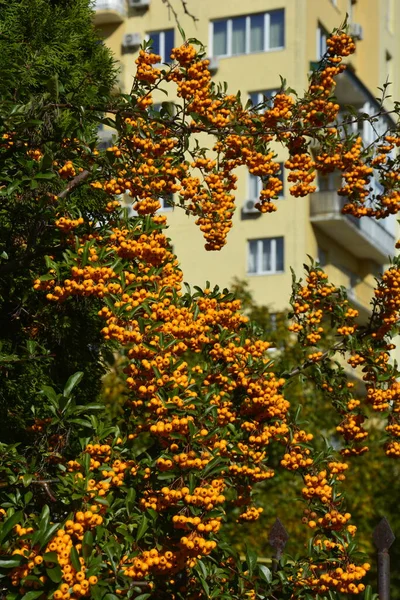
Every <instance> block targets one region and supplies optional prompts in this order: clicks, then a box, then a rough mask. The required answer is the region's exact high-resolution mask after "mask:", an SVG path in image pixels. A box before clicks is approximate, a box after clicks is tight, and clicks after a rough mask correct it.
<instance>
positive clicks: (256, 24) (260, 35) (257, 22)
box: [250, 14, 264, 52]
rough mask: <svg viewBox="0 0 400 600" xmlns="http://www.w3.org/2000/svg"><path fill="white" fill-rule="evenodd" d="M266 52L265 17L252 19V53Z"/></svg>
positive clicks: (258, 16) (253, 17)
mask: <svg viewBox="0 0 400 600" xmlns="http://www.w3.org/2000/svg"><path fill="white" fill-rule="evenodd" d="M263 50H264V15H263V14H261V15H252V16H251V17H250V52H262V51H263Z"/></svg>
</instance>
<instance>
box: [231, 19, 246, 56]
mask: <svg viewBox="0 0 400 600" xmlns="http://www.w3.org/2000/svg"><path fill="white" fill-rule="evenodd" d="M245 52H246V17H239V18H238V19H232V54H245Z"/></svg>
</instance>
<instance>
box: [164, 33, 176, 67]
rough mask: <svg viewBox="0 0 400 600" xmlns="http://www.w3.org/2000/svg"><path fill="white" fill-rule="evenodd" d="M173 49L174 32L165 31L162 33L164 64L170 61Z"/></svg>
mask: <svg viewBox="0 0 400 600" xmlns="http://www.w3.org/2000/svg"><path fill="white" fill-rule="evenodd" d="M173 47H174V30H173V29H167V31H166V32H165V33H164V56H163V59H164V62H170V60H171V52H172V48H173Z"/></svg>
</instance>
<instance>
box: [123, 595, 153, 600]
mask: <svg viewBox="0 0 400 600" xmlns="http://www.w3.org/2000/svg"><path fill="white" fill-rule="evenodd" d="M150 596H151V594H140V596H135V600H147V598H150ZM118 600H119V599H118Z"/></svg>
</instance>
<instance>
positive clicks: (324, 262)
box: [318, 246, 328, 267]
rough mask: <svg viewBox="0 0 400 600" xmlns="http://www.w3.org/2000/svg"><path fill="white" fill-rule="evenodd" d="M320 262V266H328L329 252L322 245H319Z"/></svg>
mask: <svg viewBox="0 0 400 600" xmlns="http://www.w3.org/2000/svg"><path fill="white" fill-rule="evenodd" d="M318 263H319V266H320V267H326V265H327V264H328V253H327V251H326V250H324V249H323V248H321V246H318Z"/></svg>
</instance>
